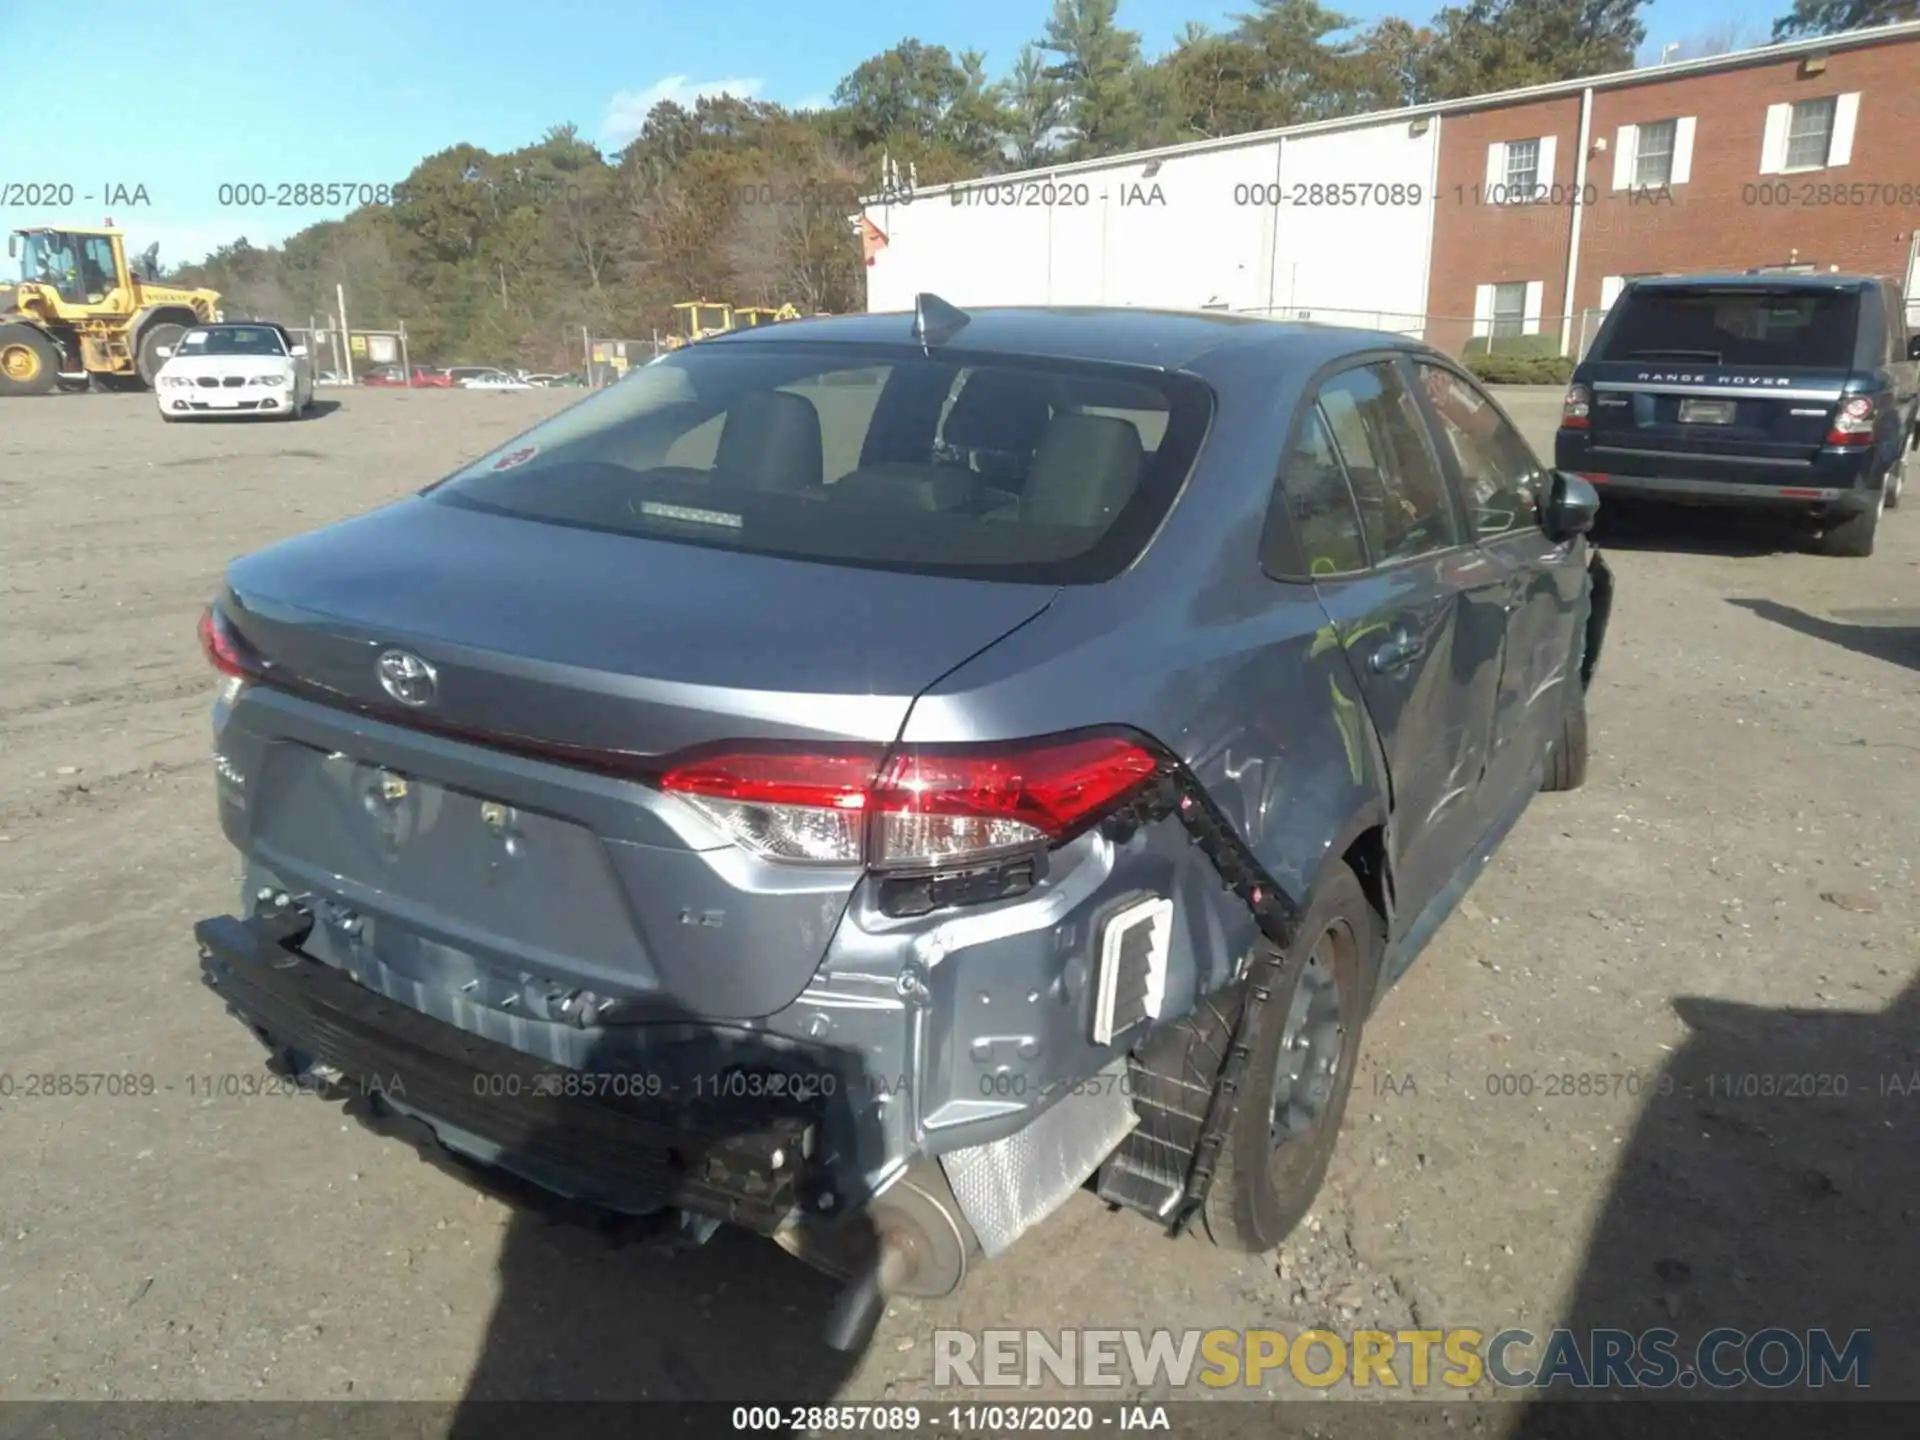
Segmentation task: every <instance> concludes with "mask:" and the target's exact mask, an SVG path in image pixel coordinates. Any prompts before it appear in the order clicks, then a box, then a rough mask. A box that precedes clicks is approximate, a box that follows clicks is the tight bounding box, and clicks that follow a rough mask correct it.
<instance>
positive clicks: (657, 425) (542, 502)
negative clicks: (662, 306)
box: [429, 341, 1213, 585]
mask: <svg viewBox="0 0 1920 1440" xmlns="http://www.w3.org/2000/svg"><path fill="white" fill-rule="evenodd" d="M1212 407H1213V397H1212V392H1211V391H1210V390H1209V389H1208V388H1207V387H1206V386H1205V385H1204V384H1203V383H1202V382H1200V381H1199V380H1196V379H1194V378H1193V377H1191V376H1176V375H1167V374H1164V373H1162V372H1159V371H1151V370H1135V369H1131V368H1127V367H1110V366H1101V365H1091V364H1080V363H1069V362H1061V361H1052V360H1034V359H1030V358H1025V357H1007V356H987V355H963V354H957V353H940V352H935V353H933V354H931V355H929V354H927V353H926V352H924V351H922V350H921V349H920V348H919V347H917V346H915V347H912V348H898V347H892V346H878V347H876V346H864V345H863V346H854V345H837V344H822V343H819V342H785V341H783V342H774V343H764V342H754V343H747V344H740V343H733V342H728V341H708V342H703V343H701V344H697V345H690V346H688V347H686V348H684V349H682V350H680V351H677V352H674V353H672V354H669V355H666V356H663V357H662V358H660V359H658V360H655V361H652V362H650V363H649V364H647V365H644V366H642V367H640V368H639V369H637V370H635V371H634V372H632V373H631V374H630V375H629V376H628V377H627V378H626V379H625V380H623V381H622V382H621V383H620V384H618V385H614V386H610V387H608V388H607V389H606V390H604V391H601V392H600V393H599V394H597V395H595V396H593V397H592V398H591V399H588V400H585V401H583V402H581V403H580V404H579V405H576V406H573V407H571V408H569V409H568V410H565V411H563V412H562V413H561V414H559V415H556V416H555V417H553V418H552V419H551V420H548V421H547V422H545V423H544V424H542V425H540V426H538V427H536V428H535V429H533V430H530V431H528V432H527V433H526V434H525V435H522V436H520V437H519V438H518V439H516V440H514V441H512V442H510V443H509V444H507V445H506V446H503V447H502V448H501V449H499V450H496V451H494V452H493V453H492V454H490V455H487V456H484V457H483V458H482V459H480V460H479V461H477V462H475V463H474V464H473V465H470V466H468V467H467V468H466V469H464V470H462V471H460V472H458V473H457V474H455V475H453V476H451V477H449V478H448V479H447V480H445V481H443V482H441V483H440V484H439V485H437V486H434V487H432V489H431V490H430V492H429V493H430V494H431V495H432V496H433V497H434V498H436V499H439V500H441V501H444V502H446V503H449V504H455V505H462V506H467V507H470V508H475V509H482V510H487V511H491V512H494V513H498V514H504V515H511V516H516V517H519V518H523V519H527V520H533V521H541V522H546V523H550V524H559V525H573V526H580V527H584V528H588V529H594V530H603V531H613V532H619V533H625V534H631V535H636V536H644V537H646V538H648V539H653V540H667V541H677V542H682V543H686V544H692V545H703V546H710V547H713V548H716V549H724V550H740V551H750V552H754V553H757V554H764V555H776V556H784V557H788V558H792V559H801V560H813V561H820V562H825V563H829V564H845V565H860V566H870V567H876V568H883V569H892V570H906V571H914V572H920V573H925V574H940V575H960V576H975V577H979V578H983V579H996V580H1008V581H1015V582H1026V583H1034V584H1050V585H1066V584H1091V583H1097V582H1099V581H1101V580H1105V579H1109V578H1111V577H1112V576H1113V575H1116V574H1118V573H1119V572H1120V571H1121V570H1123V569H1125V568H1126V566H1127V565H1129V564H1131V563H1132V562H1133V560H1134V559H1135V558H1137V557H1138V555H1139V554H1140V552H1141V551H1142V550H1143V549H1144V548H1145V545H1146V543H1147V541H1148V540H1149V539H1150V538H1151V536H1152V535H1153V533H1154V531H1155V530H1156V529H1157V528H1158V526H1159V524H1160V522H1161V520H1162V519H1163V518H1164V517H1165V515H1166V512H1167V509H1168V507H1169V506H1170V505H1171V504H1172V503H1173V500H1174V498H1175V496H1176V495H1177V494H1178V493H1179V490H1180V487H1181V485H1182V484H1183V483H1184V482H1185V479H1186V476H1187V473H1188V471H1189V470H1190V469H1191V468H1192V464H1193V460H1194V457H1195V455H1196V454H1197V453H1198V451H1199V446H1200V441H1201V439H1202V438H1203V436H1204V434H1205V432H1206V428H1207V425H1208V423H1209V421H1210V419H1211V416H1212Z"/></svg>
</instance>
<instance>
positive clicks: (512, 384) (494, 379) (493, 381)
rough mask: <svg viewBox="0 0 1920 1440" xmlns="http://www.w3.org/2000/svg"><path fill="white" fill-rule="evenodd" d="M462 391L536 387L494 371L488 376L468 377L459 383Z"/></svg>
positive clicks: (501, 371)
mask: <svg viewBox="0 0 1920 1440" xmlns="http://www.w3.org/2000/svg"><path fill="white" fill-rule="evenodd" d="M460 388H461V389H463V390H533V389H537V388H538V387H537V386H535V385H532V384H529V383H528V382H527V381H525V380H522V379H520V378H519V377H517V376H514V375H509V374H507V373H506V371H504V370H495V371H494V372H493V373H492V374H489V375H469V376H467V377H466V378H465V379H463V380H462V381H461V382H460Z"/></svg>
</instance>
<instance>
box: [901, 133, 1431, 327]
mask: <svg viewBox="0 0 1920 1440" xmlns="http://www.w3.org/2000/svg"><path fill="white" fill-rule="evenodd" d="M1416 128H1417V129H1419V130H1421V131H1422V132H1423V133H1421V134H1417V135H1416V134H1413V133H1411V131H1412V130H1413V129H1416ZM1439 128H1440V126H1439V122H1438V120H1437V119H1434V120H1432V121H1430V122H1428V123H1425V124H1420V125H1417V126H1409V124H1408V123H1407V122H1406V121H1405V120H1401V119H1395V120H1391V121H1386V122H1381V123H1376V124H1373V125H1369V126H1365V127H1355V128H1352V129H1348V130H1342V131H1337V132H1333V133H1318V134H1309V135H1297V136H1292V137H1288V138H1285V139H1281V138H1277V137H1272V136H1269V137H1267V138H1265V139H1260V140H1252V141H1249V142H1248V143H1245V144H1241V145H1233V146H1221V147H1217V148H1209V149H1206V150H1200V151H1195V152H1189V153H1184V154H1173V155H1164V154H1163V155H1159V156H1154V155H1143V156H1135V157H1129V158H1120V159H1116V160H1112V161H1107V162H1104V163H1100V164H1095V165H1088V166H1073V167H1069V168H1066V169H1063V170H1060V171H1055V172H1052V173H1034V174H1030V175H1027V176H1024V177H1022V178H1020V179H1018V180H1012V181H1004V182H999V183H997V184H995V183H988V184H981V185H973V186H966V187H953V188H951V189H947V188H942V189H938V190H933V191H925V192H922V193H920V194H919V195H917V196H916V197H915V198H914V199H913V201H912V202H911V203H910V204H907V205H900V204H897V203H895V204H879V205H873V206H869V207H868V210H867V214H868V216H869V218H871V219H872V220H873V222H874V223H875V224H876V225H878V226H879V227H880V229H881V230H882V232H884V233H885V235H886V236H887V241H888V243H887V245H886V248H884V249H883V250H881V251H880V252H879V253H878V254H877V255H876V256H875V259H874V264H873V265H871V266H870V267H868V269H867V308H868V310H870V311H886V310H905V309H910V308H911V307H912V304H913V297H914V295H915V294H917V293H919V292H920V291H923V290H928V291H933V292H934V293H936V294H938V295H940V296H941V297H943V298H944V299H947V300H950V301H952V302H953V303H954V304H956V305H961V306H966V305H989V304H998V305H1036V304H1053V305H1072V304H1096V305H1099V304H1104V305H1140V306H1157V307H1167V308H1173V309H1199V308H1202V307H1207V306H1220V307H1223V308H1228V309H1234V310H1262V309H1271V308H1275V307H1292V308H1298V309H1312V308H1326V309H1339V310H1363V311H1369V312H1392V313H1395V314H1407V315H1418V314H1419V313H1420V311H1421V310H1422V309H1423V308H1424V307H1425V303H1426V285H1427V261H1428V252H1429V249H1430V247H1431V243H1432V235H1433V194H1432V189H1433V177H1434V170H1435V163H1436V159H1437V156H1438V138H1439ZM1343 183H1350V184H1356V185H1364V186H1365V192H1364V194H1362V195H1360V196H1359V197H1358V199H1359V201H1360V203H1342V204H1330V203H1320V204H1309V203H1301V204H1296V203H1294V201H1295V200H1296V199H1300V200H1306V199H1307V198H1309V197H1310V196H1311V195H1312V192H1310V191H1306V190H1304V189H1299V188H1296V187H1305V186H1309V185H1328V184H1336V185H1337V184H1343ZM1393 185H1399V186H1402V187H1403V190H1402V191H1401V192H1400V194H1401V198H1402V199H1403V200H1404V199H1406V198H1407V197H1408V196H1409V195H1410V194H1411V193H1417V194H1418V197H1419V199H1418V203H1401V204H1389V203H1385V201H1386V198H1387V197H1388V196H1390V195H1392V194H1393V192H1392V191H1391V190H1388V191H1385V192H1383V191H1382V190H1381V188H1380V187H1382V186H1393ZM1276 198H1277V199H1278V200H1279V201H1280V203H1279V204H1278V205H1276V204H1274V203H1273V201H1274V200H1275V199H1276ZM1344 198H1347V199H1353V198H1355V197H1354V196H1352V195H1350V196H1348V197H1344ZM1316 318H1318V317H1316ZM1325 318H1327V319H1329V320H1332V321H1335V322H1336V323H1345V317H1343V316H1341V315H1336V314H1328V315H1327V316H1326V317H1325ZM1394 328H1398V327H1397V326H1396V327H1394Z"/></svg>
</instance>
